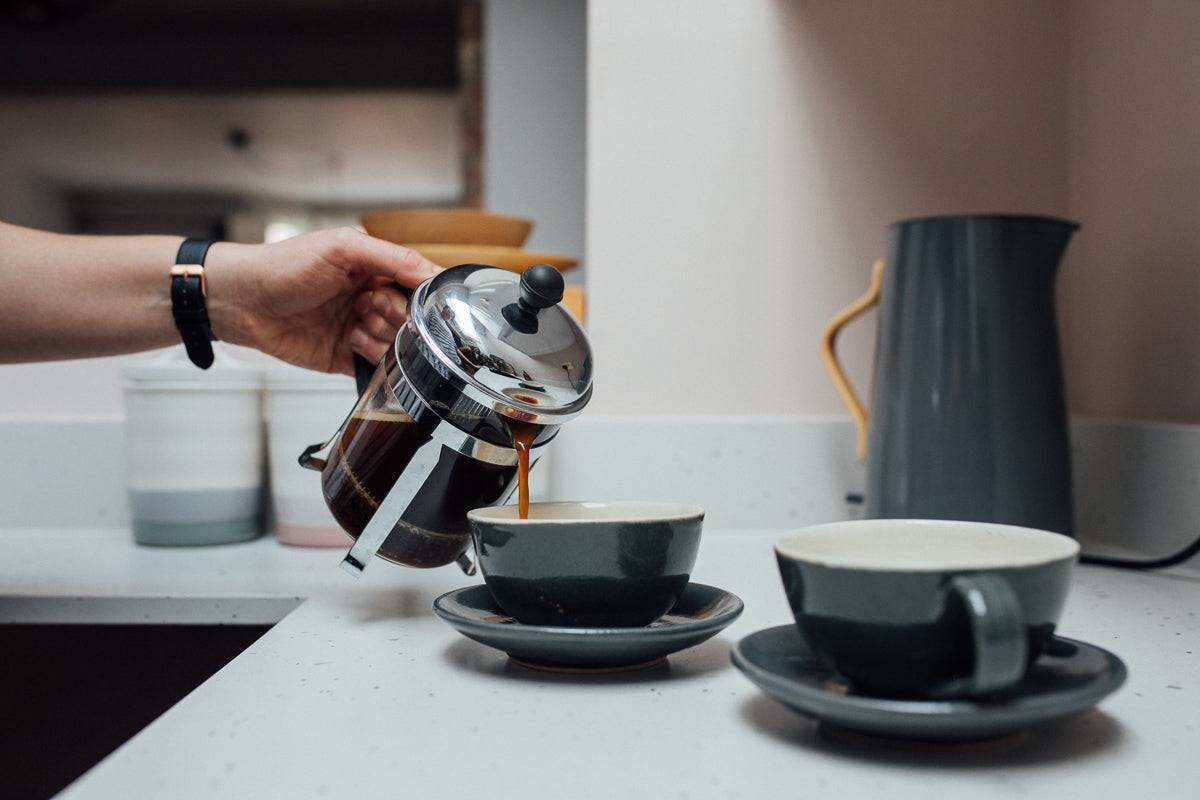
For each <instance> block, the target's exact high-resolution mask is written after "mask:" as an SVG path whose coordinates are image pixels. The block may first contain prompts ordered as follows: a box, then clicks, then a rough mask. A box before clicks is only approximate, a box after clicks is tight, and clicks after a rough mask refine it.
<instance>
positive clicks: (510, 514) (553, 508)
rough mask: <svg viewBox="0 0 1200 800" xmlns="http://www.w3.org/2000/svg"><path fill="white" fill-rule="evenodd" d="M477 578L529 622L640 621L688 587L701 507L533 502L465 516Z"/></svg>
mask: <svg viewBox="0 0 1200 800" xmlns="http://www.w3.org/2000/svg"><path fill="white" fill-rule="evenodd" d="M467 518H468V520H469V521H470V524H471V534H472V536H473V538H474V542H475V553H476V558H477V561H478V564H479V569H480V571H481V572H482V573H483V579H484V583H485V584H486V585H487V587H488V589H489V590H490V591H491V593H492V596H493V597H494V598H495V600H496V603H497V604H498V605H499V606H500V607H501V608H502V609H504V611H505V612H506V613H508V614H509V615H510V616H512V618H513V619H515V620H517V621H518V622H521V623H523V624H528V625H552V626H566V627H589V628H592V627H595V628H611V627H633V626H642V625H648V624H650V623H651V622H653V621H654V620H656V619H658V618H659V617H661V616H662V615H663V614H665V613H666V612H667V611H669V610H670V609H671V607H672V606H673V605H674V604H675V601H676V600H677V599H678V598H679V595H680V593H681V592H683V590H684V588H686V587H687V585H688V581H689V579H690V577H691V571H692V566H693V565H694V564H695V562H696V554H697V552H698V551H699V548H700V532H701V528H702V525H703V521H704V510H703V509H702V508H700V507H699V506H693V505H681V504H678V503H650V502H616V503H599V502H595V503H591V502H570V503H532V504H530V507H529V518H528V519H521V518H520V516H519V514H518V510H517V507H516V506H511V505H510V506H495V507H491V508H481V509H476V510H474V511H471V512H470V513H469V514H468V515H467Z"/></svg>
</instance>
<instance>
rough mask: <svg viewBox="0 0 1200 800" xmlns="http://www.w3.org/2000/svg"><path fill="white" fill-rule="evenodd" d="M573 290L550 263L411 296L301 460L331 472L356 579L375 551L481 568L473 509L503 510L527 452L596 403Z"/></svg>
mask: <svg viewBox="0 0 1200 800" xmlns="http://www.w3.org/2000/svg"><path fill="white" fill-rule="evenodd" d="M562 288H563V280H562V276H561V275H560V274H559V273H558V271H557V270H555V269H554V268H553V267H551V266H549V265H546V264H536V265H534V266H532V267H530V268H529V269H527V270H525V272H523V273H521V274H520V275H518V274H517V273H514V272H511V271H509V270H506V269H501V268H499V267H492V266H487V265H481V264H466V265H462V266H458V267H454V268H452V269H449V270H446V271H444V272H442V273H439V274H438V275H437V276H435V277H434V278H431V279H429V280H428V281H426V282H425V283H423V284H421V285H420V286H419V287H417V289H416V290H415V291H414V292H413V294H412V297H411V299H410V301H409V318H408V321H407V322H406V323H405V324H404V326H403V327H402V328H401V329H400V333H399V334H398V335H397V336H396V341H395V345H394V347H392V348H391V349H389V351H388V353H387V354H386V355H385V356H384V358H383V359H382V360H381V361H380V362H379V364H378V365H377V366H376V368H375V370H374V372H373V374H370V378H369V380H368V381H366V383H365V385H362V386H360V390H361V392H360V396H359V398H358V402H357V403H356V404H355V406H354V409H353V410H352V411H351V412H350V415H349V416H348V417H347V419H346V420H345V422H343V423H342V426H341V428H340V429H339V430H338V432H337V433H336V434H335V435H334V437H333V439H331V440H330V442H325V443H323V444H319V445H313V446H311V447H309V448H308V449H307V450H305V452H304V454H303V455H301V456H300V463H301V464H302V465H304V466H306V467H309V468H311V469H318V470H320V471H321V484H322V490H323V492H324V495H325V502H326V504H327V505H328V506H329V508H330V510H331V511H332V512H333V515H334V517H335V518H336V519H337V521H338V523H339V524H340V525H341V526H342V527H343V528H344V529H345V530H346V531H347V532H348V533H349V534H350V535H351V536H352V537H354V538H355V540H356V541H355V544H354V546H353V547H352V548H351V550H350V552H349V553H348V554H347V556H346V558H345V560H344V561H343V564H342V565H343V567H344V568H345V569H346V570H347V571H349V572H351V573H352V574H360V573H361V572H362V570H363V569H364V568H365V567H366V564H367V562H368V560H369V559H370V556H372V555H376V554H377V555H379V556H381V557H382V558H384V559H386V560H388V561H393V562H395V563H398V564H404V565H406V566H412V567H436V566H441V565H444V564H449V563H450V562H453V561H457V562H458V563H459V565H460V566H461V567H462V568H463V570H464V571H466V572H468V573H471V572H473V571H474V566H473V565H472V563H471V561H470V559H469V558H468V557H467V555H466V551H467V549H468V548H469V547H470V544H471V534H470V528H469V525H468V523H467V512H468V511H470V510H471V509H473V508H479V507H482V506H489V505H496V504H499V503H503V502H505V501H506V500H507V499H508V498H509V496H510V495H511V493H512V491H513V489H514V488H516V479H517V471H518V460H519V448H528V450H527V452H528V454H529V461H530V464H532V463H534V462H536V460H537V458H538V456H539V455H540V454H541V453H542V452H543V450H544V448H545V447H546V445H547V444H548V443H549V442H550V441H551V440H552V439H553V438H554V436H555V434H556V433H557V432H558V427H559V426H560V425H561V424H562V423H563V422H566V421H567V420H570V419H573V418H574V417H575V416H577V415H578V414H579V413H580V412H581V411H582V410H583V408H584V407H585V406H586V405H587V402H588V400H589V399H590V397H591V393H592V381H591V375H592V355H591V348H590V346H589V344H588V340H587V336H586V334H585V333H584V332H583V328H582V327H581V326H580V324H579V322H578V321H577V320H576V319H575V317H574V316H572V315H571V313H570V312H569V311H567V310H566V309H565V307H563V306H561V305H560V304H559V300H561V299H562ZM331 444H332V447H331V449H330V452H329V455H328V457H327V458H319V457H317V456H316V454H317V453H318V452H320V451H321V450H324V449H325V448H326V447H330V445H331Z"/></svg>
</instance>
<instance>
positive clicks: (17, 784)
mask: <svg viewBox="0 0 1200 800" xmlns="http://www.w3.org/2000/svg"><path fill="white" fill-rule="evenodd" d="M267 630H269V626H266V625H3V626H0V717H2V718H3V724H2V725H0V775H3V776H4V781H3V788H2V789H0V793H2V794H3V796H4V797H5V798H9V800H37V799H39V798H48V797H51V796H53V795H54V794H56V793H57V792H59V791H61V790H62V789H63V788H64V787H66V786H67V784H69V783H70V782H71V781H73V780H75V779H76V778H77V777H79V776H80V775H82V774H83V773H84V772H86V771H87V770H88V769H89V768H91V767H92V766H93V765H94V764H96V763H97V762H99V761H100V760H101V759H103V758H104V757H105V756H107V755H108V754H109V753H111V752H112V751H113V750H115V749H116V748H117V747H119V746H120V745H121V744H122V743H124V742H125V741H126V740H127V739H129V738H130V737H132V736H133V735H134V734H136V733H137V732H138V731H140V730H141V729H142V728H144V727H146V726H147V725H148V724H150V722H152V721H153V720H154V719H155V718H156V717H158V716H159V715H160V714H162V713H163V712H164V711H166V710H167V709H168V708H170V707H171V706H173V705H174V704H175V703H177V702H178V701H179V700H181V699H183V697H184V696H185V695H187V694H188V693H189V692H191V691H192V689H194V688H196V687H197V686H199V685H200V684H201V683H203V682H204V681H205V680H206V679H208V678H209V677H210V676H211V675H213V674H214V673H215V672H217V671H218V670H219V669H221V668H222V667H223V666H225V665H226V664H227V663H229V661H231V660H232V659H233V658H234V657H235V656H237V655H238V654H239V653H241V652H242V651H243V650H245V649H246V648H247V647H249V646H250V645H251V644H252V643H253V642H254V641H255V640H257V639H258V638H259V637H260V636H262V635H263V634H264V633H266V632H267Z"/></svg>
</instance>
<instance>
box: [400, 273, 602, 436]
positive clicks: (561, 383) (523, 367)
mask: <svg viewBox="0 0 1200 800" xmlns="http://www.w3.org/2000/svg"><path fill="white" fill-rule="evenodd" d="M563 283H564V282H563V278H562V275H561V274H560V273H559V272H558V270H556V269H555V268H554V267H552V266H550V265H549V264H534V265H533V266H531V267H529V268H528V269H526V270H525V271H524V272H522V273H520V274H518V273H515V272H512V271H511V270H507V269H501V268H500V267H493V266H489V265H484V264H464V265H461V266H457V267H453V268H451V269H448V270H445V271H444V272H441V273H439V274H438V275H436V276H435V277H433V278H431V279H429V280H428V281H426V282H425V283H423V284H421V285H420V286H419V287H417V289H416V290H415V291H414V292H413V295H412V298H411V299H410V301H409V310H408V313H409V324H407V325H405V326H404V328H403V329H401V331H400V335H399V336H398V337H397V338H396V357H397V361H398V362H399V364H400V367H401V369H402V370H403V371H404V374H405V377H406V378H407V380H408V382H409V384H410V385H411V387H412V388H413V389H414V390H415V391H416V392H417V393H418V394H419V395H420V396H421V397H422V399H423V400H424V402H425V403H427V404H429V405H430V406H431V407H433V408H435V409H437V410H439V411H440V412H443V413H446V414H447V416H449V417H451V418H454V417H461V418H472V417H478V416H479V415H487V416H493V415H498V416H502V417H508V418H511V419H517V420H521V421H523V422H530V423H536V424H540V425H558V424H561V423H563V422H566V421H567V420H570V419H573V418H574V417H575V416H577V415H578V414H579V413H580V412H581V411H583V408H584V407H585V406H586V405H587V403H588V400H589V399H590V398H591V394H592V351H591V345H590V344H589V342H588V338H587V334H586V333H584V331H583V327H582V325H580V323H579V321H578V320H577V319H575V317H574V315H572V314H571V312H570V311H568V310H567V309H566V308H565V307H564V306H562V305H560V301H561V300H562V296H563Z"/></svg>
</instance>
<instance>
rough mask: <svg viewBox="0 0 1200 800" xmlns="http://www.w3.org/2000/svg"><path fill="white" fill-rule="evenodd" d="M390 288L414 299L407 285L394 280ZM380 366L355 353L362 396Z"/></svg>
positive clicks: (356, 376) (355, 376)
mask: <svg viewBox="0 0 1200 800" xmlns="http://www.w3.org/2000/svg"><path fill="white" fill-rule="evenodd" d="M388 288H389V289H395V290H396V291H398V292H400V294H402V295H404V298H405V299H406V300H411V299H412V293H413V290H412V289H409V288H408V287H407V286H401V285H400V284H398V283H395V282H392V283H389V284H388ZM378 366H379V365H378V364H372V363H371V362H370V361H368V360H367V359H365V358H363V357H362V356H360V355H359V354H358V353H355V354H354V383H355V386H357V387H358V394H359V396H360V397H361V396H362V393H363V392H365V391H366V390H367V384H369V383H370V382H371V376H373V375H374V374H375V369H376V367H378Z"/></svg>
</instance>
